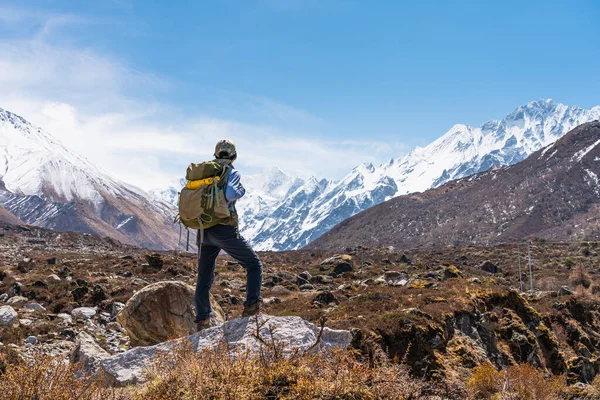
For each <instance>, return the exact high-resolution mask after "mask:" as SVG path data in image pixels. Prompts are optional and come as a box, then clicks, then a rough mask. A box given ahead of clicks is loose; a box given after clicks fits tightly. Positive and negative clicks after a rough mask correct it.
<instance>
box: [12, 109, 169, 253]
mask: <svg viewBox="0 0 600 400" xmlns="http://www.w3.org/2000/svg"><path fill="white" fill-rule="evenodd" d="M0 181H2V184H1V185H0V206H3V207H4V208H5V209H6V210H7V211H8V212H10V213H11V214H13V215H14V216H16V217H17V218H19V219H21V220H22V221H24V222H25V223H27V224H31V225H37V226H41V227H45V228H51V229H57V230H74V231H79V232H84V233H98V234H100V235H103V236H111V237H113V238H115V239H117V240H119V241H122V242H123V243H128V244H135V245H138V246H142V247H150V248H159V249H167V248H175V247H176V246H177V245H178V230H176V229H175V227H174V226H173V224H172V218H173V216H174V215H175V214H176V211H175V209H174V207H173V206H172V205H171V204H168V203H165V202H161V201H159V200H156V199H155V198H154V197H151V196H150V195H148V194H146V193H145V192H143V191H142V190H140V189H138V188H136V187H134V186H131V185H129V184H126V183H123V182H120V181H118V180H116V179H114V178H112V177H110V176H109V175H108V174H106V173H105V172H103V171H101V170H100V169H98V168H97V167H96V166H94V165H93V164H92V163H90V162H89V161H87V159H85V158H84V157H82V156H80V155H78V154H77V153H75V152H73V151H71V150H69V149H68V148H67V147H66V146H64V145H63V144H62V143H61V142H60V141H58V140H57V139H55V138H54V137H53V136H52V135H50V134H49V133H47V132H45V131H44V130H42V129H41V128H38V127H36V126H34V125H32V124H31V123H29V122H27V121H26V120H25V119H24V118H22V117H20V116H18V115H16V114H14V113H11V112H9V111H6V110H4V109H0Z"/></svg>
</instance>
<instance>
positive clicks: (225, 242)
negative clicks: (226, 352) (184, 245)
mask: <svg viewBox="0 0 600 400" xmlns="http://www.w3.org/2000/svg"><path fill="white" fill-rule="evenodd" d="M220 250H224V251H225V252H226V253H227V254H229V255H230V256H231V257H233V258H235V259H236V260H237V261H238V262H239V263H240V264H241V265H242V267H244V269H245V270H246V301H245V302H244V305H245V306H250V305H252V304H255V303H257V302H258V301H259V300H260V286H261V282H262V263H261V262H260V260H259V259H258V256H257V255H256V253H255V252H254V250H252V248H251V247H250V245H249V244H248V242H247V241H246V240H245V239H244V238H243V237H241V236H239V234H238V232H237V229H236V228H234V227H233V226H228V225H216V226H213V227H212V228H208V229H205V230H204V244H203V245H202V247H201V249H200V257H199V259H198V281H197V282H196V297H195V301H196V321H200V320H203V319H206V318H208V317H209V316H210V314H211V311H212V309H211V307H210V301H209V291H210V287H211V286H212V284H213V281H214V279H215V266H216V260H217V256H218V255H219V251H220Z"/></svg>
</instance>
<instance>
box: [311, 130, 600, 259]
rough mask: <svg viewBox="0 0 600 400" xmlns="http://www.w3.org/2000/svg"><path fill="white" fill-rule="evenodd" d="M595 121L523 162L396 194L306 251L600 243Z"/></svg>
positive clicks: (599, 140)
mask: <svg viewBox="0 0 600 400" xmlns="http://www.w3.org/2000/svg"><path fill="white" fill-rule="evenodd" d="M599 161H600V121H594V122H588V123H585V124H582V125H579V126H577V127H576V128H575V129H573V130H572V131H570V132H568V133H567V134H565V135H564V136H563V137H561V138H560V139H559V140H557V141H556V142H554V143H553V144H550V145H548V146H546V147H544V148H543V149H540V150H538V151H537V152H534V153H533V154H531V155H530V156H529V157H527V158H526V159H525V160H524V161H522V162H519V163H516V164H513V165H510V166H504V167H498V168H491V169H489V170H487V171H485V172H481V173H478V174H475V175H470V176H468V177H465V178H463V179H456V180H452V181H450V182H448V183H446V184H444V185H442V186H439V187H437V188H433V189H431V190H427V191H425V192H423V193H415V194H409V195H405V196H398V197H396V198H394V199H392V200H390V201H387V202H385V203H384V204H380V205H377V206H375V207H372V208H370V209H369V210H365V211H364V212H361V213H359V214H358V215H356V216H353V217H351V218H348V219H347V220H345V221H344V222H343V223H341V224H338V225H337V226H335V227H334V228H333V229H331V230H330V231H328V232H327V233H325V234H323V235H322V236H321V237H319V238H318V239H317V240H315V241H313V242H311V243H310V244H309V246H308V248H319V249H330V250H332V249H337V250H339V249H344V248H346V247H355V246H359V245H363V246H394V247H397V248H400V249H406V248H414V247H429V248H439V247H440V246H448V245H465V244H471V243H490V242H495V241H500V242H507V241H515V240H524V239H529V238H531V237H537V238H545V239H550V240H578V241H581V240H592V241H593V240H598V239H600V224H599V223H598V221H600V188H599V187H598V183H599V178H598V176H600V162H599Z"/></svg>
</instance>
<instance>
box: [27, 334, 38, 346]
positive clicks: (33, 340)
mask: <svg viewBox="0 0 600 400" xmlns="http://www.w3.org/2000/svg"><path fill="white" fill-rule="evenodd" d="M37 342H38V338H37V337H35V336H29V337H28V338H27V339H25V343H29V344H31V345H34V344H37Z"/></svg>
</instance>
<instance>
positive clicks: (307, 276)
mask: <svg viewBox="0 0 600 400" xmlns="http://www.w3.org/2000/svg"><path fill="white" fill-rule="evenodd" d="M298 276H299V277H300V278H302V279H304V280H305V281H307V282H308V281H310V280H311V279H312V275H311V274H310V272H308V271H304V272H301V273H300V274H299V275H298Z"/></svg>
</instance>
